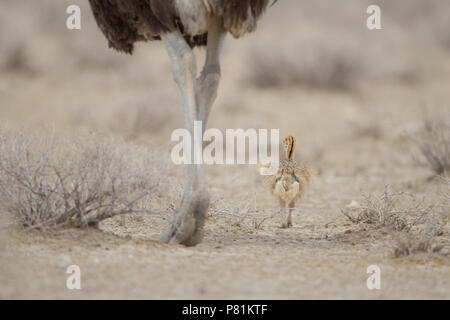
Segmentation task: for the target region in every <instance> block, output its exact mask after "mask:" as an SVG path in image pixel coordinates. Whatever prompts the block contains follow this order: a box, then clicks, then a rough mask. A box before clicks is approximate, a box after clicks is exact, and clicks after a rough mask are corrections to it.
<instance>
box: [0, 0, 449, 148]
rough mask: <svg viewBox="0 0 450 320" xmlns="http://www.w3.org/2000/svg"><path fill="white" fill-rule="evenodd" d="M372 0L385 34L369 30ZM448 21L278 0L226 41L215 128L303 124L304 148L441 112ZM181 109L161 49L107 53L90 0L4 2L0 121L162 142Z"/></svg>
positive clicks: (421, 5) (425, 9)
mask: <svg viewBox="0 0 450 320" xmlns="http://www.w3.org/2000/svg"><path fill="white" fill-rule="evenodd" d="M70 4H77V5H79V6H80V7H81V8H82V29H81V30H79V31H78V30H68V29H67V28H66V26H65V22H66V18H67V14H66V8H67V7H68V6H69V5H70ZM370 4H378V5H379V6H380V7H381V13H382V28H383V29H382V30H374V31H370V30H368V29H367V28H366V19H367V17H368V15H367V14H366V9H367V7H368V5H370ZM449 15H450V3H449V2H448V1H446V0H395V1H379V0H377V1H375V0H373V1H366V0H346V1H332V0H320V1H313V0H303V1H296V0H282V1H280V2H279V3H277V4H276V5H275V6H273V7H272V8H270V10H268V12H267V14H266V16H265V17H264V19H263V20H262V21H261V23H260V25H259V27H258V29H257V31H256V32H255V33H253V34H251V35H248V36H246V37H244V38H242V39H239V40H235V39H232V37H231V36H229V39H228V41H227V44H226V46H225V51H224V55H223V69H224V71H223V80H222V85H221V88H220V91H219V99H218V102H217V104H216V106H215V108H214V111H213V114H212V120H211V121H212V122H211V126H215V127H219V128H223V127H228V128H233V127H265V128H271V127H275V128H281V129H282V130H283V129H286V130H294V131H295V130H300V129H298V127H303V128H305V130H302V132H299V133H301V134H302V137H304V138H300V140H301V141H302V140H303V142H304V143H306V144H309V142H310V141H313V142H314V143H317V140H319V141H321V143H325V142H324V141H323V140H324V139H325V138H327V139H341V140H342V136H340V134H341V132H340V131H339V130H337V129H338V128H336V134H333V135H332V136H331V137H328V136H326V137H325V136H323V134H324V133H321V131H322V129H323V128H327V129H328V130H330V128H332V127H333V124H331V125H332V127H330V126H329V124H328V121H331V122H333V123H334V122H336V121H340V122H342V121H344V123H345V121H352V117H354V118H355V119H356V118H358V119H357V120H356V122H358V123H360V124H361V123H362V122H364V123H362V125H366V122H368V125H370V123H371V122H375V121H376V120H377V119H378V118H376V115H377V113H380V112H381V113H383V114H382V115H381V117H382V118H383V120H385V121H389V120H392V117H390V116H388V114H386V113H384V112H383V111H381V109H383V110H385V111H386V112H394V113H395V112H396V111H395V109H398V110H401V111H400V113H401V114H402V116H404V117H405V118H408V117H409V115H408V114H405V112H404V110H405V108H406V110H411V112H412V113H414V112H413V111H412V110H413V109H415V108H416V107H418V106H427V107H432V108H434V107H439V108H441V109H442V108H444V107H447V106H445V102H446V100H447V98H448V96H447V94H448V90H447V89H448V88H449V73H450V21H449V18H448V17H449ZM199 51H201V50H199ZM200 55H201V52H200ZM318 99H319V100H320V101H318ZM179 104H180V99H179V96H178V91H177V87H176V86H175V84H174V83H173V81H172V75H171V69H170V63H169V60H168V57H167V56H166V53H165V51H164V49H163V47H162V45H161V43H159V42H154V43H147V44H145V43H141V44H139V45H138V46H137V49H136V53H135V55H134V56H133V57H129V56H126V55H123V54H118V53H116V52H114V51H112V50H110V49H108V48H107V42H106V40H105V38H104V37H103V35H102V34H101V33H100V31H99V29H98V28H97V27H96V25H95V21H94V19H93V16H92V13H91V12H90V9H89V5H88V3H87V1H77V0H59V1H55V0H39V1H26V0H3V1H1V3H0V119H1V121H2V123H10V124H11V125H13V126H14V125H23V126H28V127H29V126H32V125H43V124H48V123H50V124H52V125H55V126H56V127H64V128H66V129H67V128H74V127H83V128H88V129H89V130H95V131H105V132H111V133H113V134H117V135H121V136H124V137H126V138H128V139H142V140H148V138H149V136H151V137H152V138H153V139H158V138H162V139H164V140H167V138H168V134H169V133H170V132H171V131H172V130H173V129H174V128H175V127H179V126H181V124H182V122H181V107H180V106H179ZM327 114H329V115H330V117H327V116H326V115H327ZM285 116H286V118H284V117H285ZM343 117H344V118H343ZM318 118H328V119H318ZM355 119H353V120H355ZM313 120H314V121H313ZM378 120H380V119H378ZM405 120H407V119H405ZM385 121H384V122H385ZM344 123H341V125H344ZM319 126H320V127H319ZM294 133H295V132H294Z"/></svg>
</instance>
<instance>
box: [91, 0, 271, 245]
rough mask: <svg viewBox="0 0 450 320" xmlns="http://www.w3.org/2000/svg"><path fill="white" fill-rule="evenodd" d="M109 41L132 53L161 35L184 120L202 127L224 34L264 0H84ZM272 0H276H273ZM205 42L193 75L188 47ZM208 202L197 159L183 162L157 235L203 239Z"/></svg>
mask: <svg viewBox="0 0 450 320" xmlns="http://www.w3.org/2000/svg"><path fill="white" fill-rule="evenodd" d="M89 2H90V5H91V8H92V11H93V13H94V16H95V19H96V21H97V24H98V26H99V27H100V29H101V30H102V32H103V33H104V35H105V36H106V38H107V39H108V41H109V46H110V47H112V48H114V49H116V50H118V51H122V52H126V53H129V54H131V53H132V52H133V47H134V43H135V42H137V41H150V40H162V41H163V42H164V45H165V47H166V50H167V52H168V54H169V57H170V60H171V63H172V67H173V74H174V79H175V81H176V83H177V84H178V86H179V89H180V91H181V96H182V102H183V116H184V126H185V128H186V129H187V130H189V131H190V132H191V136H192V137H193V128H194V121H202V123H203V128H202V129H203V131H204V129H205V127H206V123H207V120H208V116H209V114H210V111H211V107H212V105H213V103H214V100H215V98H216V95H217V88H218V85H219V80H220V53H221V50H222V46H223V42H224V39H225V36H226V34H227V33H228V32H229V33H231V34H232V35H233V36H234V37H236V38H238V37H241V36H243V35H244V34H246V33H248V32H251V31H253V30H254V29H255V27H256V23H257V21H258V19H259V18H260V17H261V15H262V14H263V12H264V11H265V9H266V7H267V6H268V4H269V0H89ZM274 2H276V0H275V1H274ZM196 46H206V50H207V54H206V61H205V65H204V68H203V70H202V72H201V74H200V76H199V77H198V78H196V76H197V66H196V59H195V55H194V53H193V51H192V49H193V48H194V47H196ZM208 207H209V195H208V189H207V185H206V182H205V177H204V174H203V169H202V166H201V165H198V164H192V165H188V166H187V173H186V178H185V184H184V193H183V197H182V200H181V203H180V205H179V208H178V209H177V210H176V212H175V217H174V222H173V224H172V225H171V226H170V227H169V229H167V230H165V231H164V232H162V233H161V236H160V241H162V242H166V243H180V244H184V245H189V246H190V245H196V244H198V243H199V242H201V240H202V239H203V226H204V223H205V218H206V213H207V210H208Z"/></svg>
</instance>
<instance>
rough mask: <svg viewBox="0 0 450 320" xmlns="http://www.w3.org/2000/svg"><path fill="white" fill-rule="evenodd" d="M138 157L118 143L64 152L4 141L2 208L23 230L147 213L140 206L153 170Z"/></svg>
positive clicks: (0, 143) (52, 145)
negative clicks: (11, 215)
mask: <svg viewBox="0 0 450 320" xmlns="http://www.w3.org/2000/svg"><path fill="white" fill-rule="evenodd" d="M90 138H92V137H90ZM88 139H89V137H88ZM86 140H87V139H86ZM68 146H70V148H69V147H68ZM138 152H139V151H138V150H137V149H133V148H131V147H129V146H126V145H124V144H121V143H119V142H117V141H116V142H113V141H110V142H107V141H101V142H99V141H95V142H91V141H89V140H87V141H78V142H76V143H74V144H72V143H69V142H65V148H64V147H62V146H61V144H60V143H56V142H54V141H51V142H39V141H37V139H35V140H32V139H28V138H26V137H25V136H24V135H23V134H19V135H13V136H7V137H5V136H2V137H1V138H0V206H1V207H2V208H4V209H5V210H6V211H7V212H9V213H11V214H13V216H14V217H15V218H16V219H17V221H18V222H19V223H20V224H21V225H22V226H23V227H26V228H54V227H60V226H75V227H85V226H88V225H89V226H90V225H96V224H97V223H98V222H100V221H102V220H104V219H107V218H110V217H113V216H116V215H123V214H128V213H136V212H144V213H151V211H150V210H148V209H147V208H145V207H143V206H142V203H143V200H144V199H145V198H146V197H148V196H149V195H150V194H152V193H153V192H154V191H155V190H156V189H157V187H158V179H157V176H156V175H155V172H156V171H155V169H156V168H154V169H152V167H151V166H150V165H149V163H148V161H145V160H140V159H145V158H144V157H138Z"/></svg>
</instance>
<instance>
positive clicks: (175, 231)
mask: <svg viewBox="0 0 450 320" xmlns="http://www.w3.org/2000/svg"><path fill="white" fill-rule="evenodd" d="M191 195H192V196H191V197H188V196H186V195H185V196H184V197H183V200H182V201H181V204H180V207H179V208H178V209H177V212H176V213H175V220H174V222H173V224H172V225H171V226H170V227H169V228H168V229H167V230H165V231H163V232H162V233H161V235H160V237H159V241H160V242H164V243H171V244H183V245H186V246H195V245H197V244H199V243H200V242H201V241H202V239H203V235H204V231H203V226H204V224H205V219H206V214H207V212H208V207H209V196H208V193H207V192H206V191H205V190H204V189H197V190H196V191H194V192H193V193H191Z"/></svg>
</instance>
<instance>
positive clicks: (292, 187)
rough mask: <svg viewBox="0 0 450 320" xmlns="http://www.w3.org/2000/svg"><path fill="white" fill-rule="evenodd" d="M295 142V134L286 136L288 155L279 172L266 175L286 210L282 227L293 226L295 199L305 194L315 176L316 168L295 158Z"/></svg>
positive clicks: (285, 146) (272, 190)
mask: <svg viewBox="0 0 450 320" xmlns="http://www.w3.org/2000/svg"><path fill="white" fill-rule="evenodd" d="M295 143H296V140H295V138H294V137H293V136H288V137H286V138H284V140H283V145H284V148H285V151H286V156H285V158H283V159H281V161H280V165H279V168H278V172H277V174H276V175H272V176H266V177H265V182H266V184H268V185H269V187H270V190H271V192H272V194H273V195H274V196H276V197H277V198H278V199H279V201H280V206H281V208H283V209H285V210H286V214H285V218H284V222H283V223H282V225H281V227H282V228H288V227H291V226H292V211H293V210H294V208H295V201H297V200H300V199H302V198H303V197H304V196H305V194H306V191H307V189H308V186H309V185H310V184H311V181H312V179H313V176H314V170H312V169H309V168H306V167H305V166H303V165H302V164H300V163H298V162H297V161H295V160H294V152H295Z"/></svg>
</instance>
